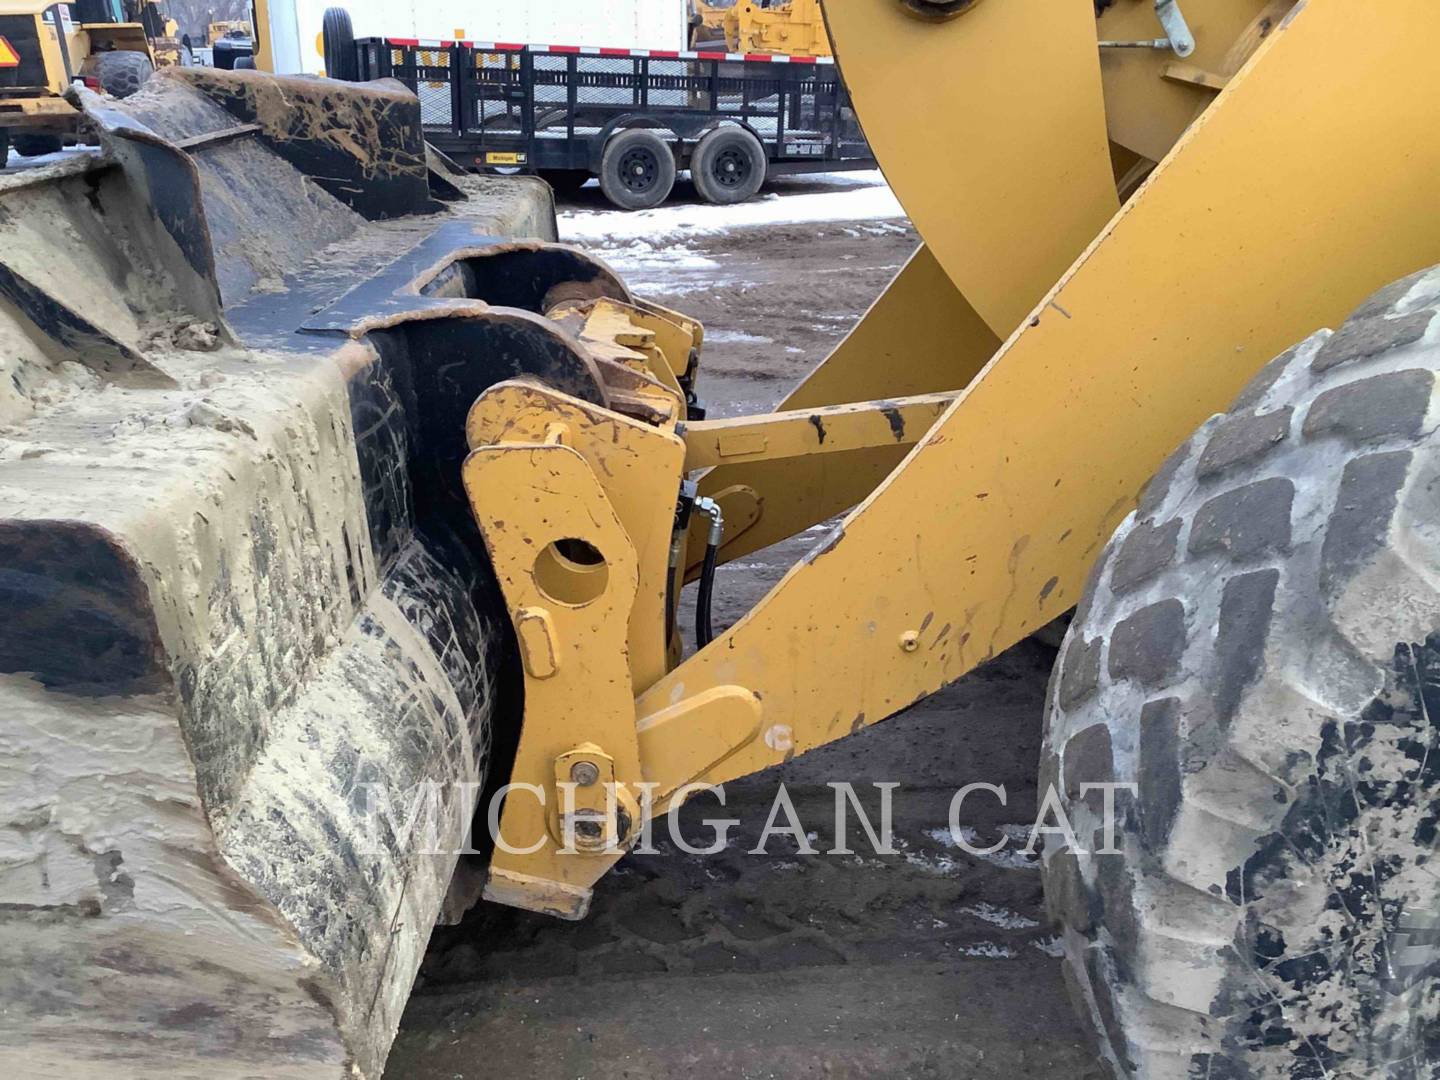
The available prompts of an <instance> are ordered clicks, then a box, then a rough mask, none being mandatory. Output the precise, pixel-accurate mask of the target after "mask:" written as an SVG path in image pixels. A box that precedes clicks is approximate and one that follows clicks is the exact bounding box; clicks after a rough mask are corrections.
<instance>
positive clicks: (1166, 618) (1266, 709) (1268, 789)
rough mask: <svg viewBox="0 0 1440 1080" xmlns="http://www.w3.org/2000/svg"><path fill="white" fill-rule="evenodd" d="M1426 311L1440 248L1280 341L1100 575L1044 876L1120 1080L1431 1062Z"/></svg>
mask: <svg viewBox="0 0 1440 1080" xmlns="http://www.w3.org/2000/svg"><path fill="white" fill-rule="evenodd" d="M1437 311H1440V268H1436V269H1434V270H1431V271H1427V272H1425V273H1423V274H1417V275H1415V276H1414V277H1411V278H1408V279H1406V280H1405V281H1402V282H1397V283H1396V284H1394V285H1392V286H1390V287H1389V288H1387V289H1385V290H1382V291H1381V292H1380V293H1377V294H1376V295H1375V296H1374V297H1372V298H1371V299H1370V300H1369V301H1367V302H1366V303H1365V304H1364V305H1363V306H1362V307H1361V308H1360V309H1358V310H1357V311H1356V312H1355V313H1354V314H1353V315H1352V316H1351V317H1350V319H1349V320H1348V321H1347V322H1346V323H1345V324H1344V326H1343V327H1342V328H1341V329H1340V330H1339V331H1338V332H1335V333H1333V334H1332V333H1331V332H1330V331H1321V332H1320V333H1318V334H1316V335H1315V336H1314V337H1312V338H1310V339H1309V340H1307V341H1306V342H1304V343H1303V344H1301V345H1299V346H1296V347H1295V348H1294V349H1292V350H1290V351H1289V352H1287V353H1285V354H1284V355H1283V356H1281V357H1279V358H1278V359H1276V360H1275V361H1273V362H1272V363H1271V364H1270V365H1269V366H1267V367H1266V368H1265V369H1263V370H1262V371H1261V373H1260V374H1259V375H1258V376H1257V377H1256V378H1255V380H1254V381H1253V382H1252V383H1251V384H1250V385H1249V387H1247V388H1246V389H1245V391H1244V392H1243V393H1242V394H1241V395H1240V397H1239V398H1238V399H1237V400H1236V402H1235V403H1234V405H1233V406H1232V410H1231V411H1230V412H1229V413H1227V414H1225V415H1223V416H1216V417H1213V418H1212V419H1211V420H1209V421H1208V422H1206V424H1205V425H1204V426H1203V427H1201V429H1200V430H1199V432H1198V433H1197V434H1196V435H1195V436H1194V437H1193V438H1192V439H1191V440H1190V441H1189V442H1187V443H1186V444H1185V445H1184V446H1182V447H1181V448H1180V449H1179V450H1178V451H1177V452H1176V453H1175V454H1174V455H1173V456H1172V457H1171V458H1170V459H1169V460H1168V461H1167V462H1166V464H1165V465H1164V467H1163V468H1162V469H1161V471H1160V472H1159V474H1158V475H1157V476H1156V477H1155V479H1154V480H1153V481H1152V482H1151V484H1150V485H1149V487H1148V488H1147V489H1146V491H1145V492H1144V494H1143V495H1142V496H1141V499H1140V503H1139V508H1138V509H1137V511H1136V512H1135V513H1134V514H1132V515H1131V516H1130V517H1129V518H1128V519H1127V520H1126V521H1125V523H1124V524H1123V525H1122V526H1121V527H1120V529H1119V530H1118V531H1117V533H1116V534H1115V537H1114V538H1113V539H1112V540H1111V542H1110V544H1109V546H1108V547H1107V548H1106V550H1105V552H1104V553H1103V554H1102V555H1101V557H1100V559H1099V561H1098V563H1097V565H1096V568H1095V571H1094V572H1093V574H1092V575H1091V580H1090V583H1089V584H1088V586H1087V588H1086V592H1085V596H1084V598H1083V599H1082V601H1081V604H1080V606H1079V609H1078V610H1077V612H1076V615H1075V619H1074V622H1073V624H1072V626H1071V629H1070V631H1069V633H1068V635H1067V637H1066V640H1065V644H1064V651H1063V652H1062V654H1061V660H1060V662H1059V664H1057V666H1056V669H1055V675H1054V677H1053V678H1052V680H1051V683H1050V690H1049V703H1048V710H1049V715H1048V734H1047V740H1046V749H1045V752H1044V755H1043V758H1042V761H1043V765H1042V777H1041V783H1042V787H1041V791H1042V792H1044V791H1046V790H1049V789H1048V788H1047V787H1046V786H1044V785H1054V790H1055V791H1056V792H1058V793H1059V795H1060V804H1061V805H1062V806H1063V808H1064V810H1065V812H1066V814H1067V816H1068V818H1069V820H1070V822H1071V823H1072V824H1073V826H1074V835H1075V837H1076V842H1075V845H1074V846H1073V847H1072V846H1064V847H1061V848H1060V849H1059V850H1054V849H1052V847H1051V845H1050V843H1049V842H1047V845H1046V847H1047V851H1046V854H1045V888H1046V897H1047V902H1048V904H1049V907H1050V911H1051V915H1052V917H1054V918H1055V919H1056V920H1057V921H1058V922H1059V923H1060V924H1061V926H1062V927H1063V934H1062V938H1063V943H1064V947H1065V956H1066V972H1065V974H1066V979H1067V982H1068V983H1069V984H1070V989H1071V992H1072V994H1073V995H1074V996H1075V998H1076V1003H1077V1006H1078V1007H1079V1009H1080V1011H1081V1013H1082V1015H1083V1016H1084V1017H1085V1018H1087V1019H1088V1020H1089V1021H1090V1022H1091V1024H1092V1030H1093V1032H1094V1034H1095V1036H1096V1039H1097V1041H1098V1044H1099V1046H1100V1048H1101V1053H1102V1056H1103V1057H1104V1059H1105V1060H1106V1061H1107V1062H1108V1063H1109V1064H1110V1067H1111V1069H1112V1070H1113V1071H1114V1072H1115V1074H1116V1075H1118V1076H1122V1077H1132V1076H1133V1077H1143V1078H1145V1080H1171V1078H1182V1077H1183V1078H1192V1077H1201V1078H1209V1080H1237V1078H1241V1077H1243V1078H1246V1080H1279V1078H1284V1080H1309V1078H1316V1080H1319V1078H1320V1077H1327V1078H1336V1080H1339V1078H1342V1077H1343V1078H1347V1080H1360V1078H1362V1077H1363V1078H1380V1077H1396V1078H1400V1077H1403V1078H1407V1080H1421V1078H1424V1080H1431V1078H1433V1077H1436V1076H1440V876H1437V872H1436V866H1437V865H1440V864H1432V865H1427V863H1429V862H1430V860H1431V859H1432V857H1433V855H1434V853H1435V844H1436V835H1437V827H1440V750H1437V736H1440V499H1437V492H1440V436H1437V429H1436V417H1437V416H1440V398H1437V395H1436V379H1435V375H1436V371H1437V369H1440V320H1437V319H1436V317H1435V316H1436V313H1437ZM1112 779H1113V780H1114V781H1115V782H1120V783H1125V782H1133V783H1135V784H1136V785H1137V792H1136V794H1135V795H1134V797H1130V796H1128V795H1126V794H1124V793H1120V794H1119V795H1118V796H1117V799H1116V803H1117V815H1116V816H1117V819H1118V823H1119V827H1118V829H1117V840H1116V843H1117V846H1118V847H1119V848H1120V849H1121V851H1122V852H1123V853H1122V854H1100V853H1097V852H1096V849H1097V847H1098V846H1100V845H1101V844H1103V838H1102V837H1099V836H1097V835H1096V830H1097V828H1099V826H1100V824H1101V821H1102V813H1101V811H1102V809H1103V793H1102V792H1101V791H1098V790H1094V789H1092V790H1091V791H1090V792H1089V795H1088V797H1087V796H1086V795H1085V794H1084V793H1083V792H1082V790H1081V785H1082V784H1086V783H1104V782H1109V781H1112Z"/></svg>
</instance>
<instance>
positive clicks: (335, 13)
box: [320, 7, 360, 82]
mask: <svg viewBox="0 0 1440 1080" xmlns="http://www.w3.org/2000/svg"><path fill="white" fill-rule="evenodd" d="M320 44H321V47H322V50H323V56H324V59H325V74H326V75H327V76H329V77H330V78H332V79H342V80H344V81H345V82H356V81H357V80H359V78H360V64H359V61H358V59H357V58H356V56H355V28H354V26H353V25H351V22H350V12H348V11H346V10H345V9H344V8H343V7H332V8H326V9H325V14H324V15H323V16H322V17H321V23H320Z"/></svg>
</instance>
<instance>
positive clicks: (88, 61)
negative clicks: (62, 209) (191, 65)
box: [0, 0, 179, 166]
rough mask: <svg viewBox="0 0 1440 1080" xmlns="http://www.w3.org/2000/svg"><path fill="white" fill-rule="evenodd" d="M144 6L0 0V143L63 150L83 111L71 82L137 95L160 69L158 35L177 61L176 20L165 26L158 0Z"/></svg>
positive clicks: (27, 149)
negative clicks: (71, 93) (73, 99)
mask: <svg viewBox="0 0 1440 1080" xmlns="http://www.w3.org/2000/svg"><path fill="white" fill-rule="evenodd" d="M142 7H143V10H141V11H139V12H138V13H136V12H130V11H129V10H127V9H126V8H123V7H122V6H121V5H120V4H119V3H118V0H80V2H79V3H74V4H65V3H60V4H57V3H48V4H47V3H43V2H41V0H0V150H4V151H8V150H9V148H10V146H11V145H12V144H13V145H14V147H15V149H16V150H17V151H18V152H19V153H21V154H46V153H50V152H52V151H54V150H58V149H60V146H61V144H62V141H63V137H64V135H66V134H69V133H72V132H73V131H74V130H75V125H76V122H77V120H78V119H79V116H80V114H79V112H78V111H77V110H76V109H75V107H74V106H73V105H71V104H70V103H69V102H68V101H66V100H65V98H64V96H63V95H64V93H65V91H66V89H67V88H68V87H69V86H70V85H71V84H72V83H73V82H75V81H76V80H77V79H81V80H84V81H86V82H87V83H88V84H90V85H93V86H94V87H95V88H96V89H100V90H103V91H104V92H105V93H107V94H111V95H113V96H115V97H124V96H126V95H128V94H133V93H134V92H135V91H136V90H138V89H139V88H140V84H141V83H143V82H144V81H145V80H146V79H147V78H149V76H150V74H151V72H153V71H154V70H155V64H156V53H155V52H154V51H153V50H152V47H151V37H152V36H155V37H157V39H163V41H162V43H163V44H165V45H167V46H169V47H170V48H169V51H168V52H167V53H166V55H167V56H169V55H171V54H173V55H174V57H175V60H174V61H173V62H176V63H178V62H179V45H178V42H175V41H174V35H173V31H174V24H173V22H172V23H170V24H169V25H168V27H167V25H166V23H165V20H164V19H163V17H161V16H160V15H159V8H158V7H157V6H156V5H155V4H154V3H153V0H147V2H146V3H145V4H144V5H142ZM132 14H133V15H135V17H134V18H133V19H131V18H130V16H131V15H132ZM127 19H129V20H130V21H127ZM166 35H168V36H166ZM3 163H4V158H3V154H0V166H3Z"/></svg>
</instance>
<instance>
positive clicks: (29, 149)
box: [14, 132, 65, 157]
mask: <svg viewBox="0 0 1440 1080" xmlns="http://www.w3.org/2000/svg"><path fill="white" fill-rule="evenodd" d="M14 143H15V152H16V153H17V154H20V155H21V156H22V157H39V156H40V155H41V154H56V153H59V152H60V151H61V150H63V149H65V140H64V139H62V138H61V137H60V136H59V135H53V134H50V133H48V132H46V133H39V134H29V135H16V136H15V137H14Z"/></svg>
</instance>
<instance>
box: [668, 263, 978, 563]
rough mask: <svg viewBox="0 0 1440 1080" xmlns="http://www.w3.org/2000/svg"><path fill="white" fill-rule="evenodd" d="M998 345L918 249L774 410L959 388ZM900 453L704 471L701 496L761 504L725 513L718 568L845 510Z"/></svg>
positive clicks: (880, 449)
mask: <svg viewBox="0 0 1440 1080" xmlns="http://www.w3.org/2000/svg"><path fill="white" fill-rule="evenodd" d="M999 347H1000V339H999V338H998V337H997V336H996V335H995V333H994V331H992V330H991V329H990V328H989V327H988V326H987V325H985V322H984V320H983V319H981V318H980V316H979V315H977V314H976V313H975V309H974V308H972V307H971V306H970V304H969V303H968V302H967V301H966V300H965V298H964V297H963V296H961V295H960V292H959V290H957V289H956V288H955V286H954V284H953V283H952V282H951V281H950V278H949V277H948V276H947V275H946V273H945V271H944V270H943V269H942V268H941V266H940V264H939V262H937V261H936V259H935V257H934V255H933V254H931V252H930V249H929V248H927V247H925V246H923V245H922V246H921V247H920V248H919V249H918V250H917V251H916V252H915V254H914V255H913V256H911V258H910V261H909V262H907V263H906V264H905V266H904V268H903V269H901V271H900V272H899V274H897V275H896V277H895V279H894V280H893V281H891V282H890V286H889V288H887V289H886V290H885V291H884V292H883V293H881V294H880V298H879V299H878V300H876V301H875V303H874V304H873V305H872V306H871V308H870V310H869V311H867V312H866V313H865V315H864V317H863V318H862V319H861V320H860V321H859V322H858V323H857V324H856V325H855V328H854V329H853V330H851V332H850V333H849V335H848V336H847V337H846V338H845V339H844V340H843V341H841V342H840V344H839V345H837V346H836V347H835V350H834V351H833V352H832V353H831V354H830V355H829V356H828V357H827V358H826V359H825V360H824V362H822V363H821V364H820V365H819V366H818V367H816V368H815V370H814V371H812V372H811V373H810V375H809V376H808V377H807V378H806V379H805V380H804V381H803V382H801V383H800V384H799V385H798V386H797V387H795V389H794V390H793V391H791V393H790V394H789V396H788V397H786V398H785V400H784V401H782V402H781V403H780V405H779V406H778V408H779V409H782V410H783V409H808V408H813V407H816V406H823V405H838V404H842V403H844V402H852V401H869V400H871V399H872V398H882V397H897V396H904V395H913V394H929V393H937V392H942V391H951V390H960V389H962V388H963V387H965V386H966V385H968V384H969V382H970V380H971V379H973V378H974V377H975V375H976V374H977V373H978V372H979V371H980V369H981V368H982V367H984V366H985V362H986V361H987V360H989V359H990V357H991V356H993V355H994V354H995V350H996V349H998V348H999ZM909 449H910V442H909V441H907V442H905V443H903V444H895V445H891V446H883V445H881V446H874V447H870V448H866V449H857V450H851V451H847V452H845V453H843V454H831V455H826V456H824V457H798V458H789V459H783V460H770V461H752V462H747V463H746V464H743V465H739V464H731V465H720V466H717V467H716V468H714V469H711V470H710V471H709V472H708V473H706V474H705V476H704V478H703V479H702V480H701V483H700V491H701V494H703V495H710V496H718V495H719V494H720V493H722V492H725V491H727V490H734V489H736V488H737V487H740V488H745V489H748V490H750V491H753V492H755V493H756V496H757V497H759V499H760V500H761V512H760V514H759V515H758V516H756V517H753V519H752V518H750V517H744V518H742V517H741V516H740V515H739V514H735V513H732V512H731V511H730V509H729V508H727V509H726V511H725V520H726V522H727V528H726V532H725V536H726V539H725V543H724V545H723V546H722V547H721V548H720V560H721V562H727V561H729V560H731V559H737V558H740V557H742V556H744V555H748V554H750V553H751V552H752V551H758V550H760V549H761V548H764V547H768V546H769V545H771V544H773V543H775V542H776V541H779V540H783V539H785V537H787V536H794V535H795V534H796V533H799V532H803V531H804V530H805V529H808V528H809V527H810V526H811V525H814V524H816V523H818V522H821V521H825V520H826V519H828V518H831V517H833V516H834V515H836V514H838V513H841V512H842V511H845V510H848V509H850V507H852V506H854V505H855V504H856V503H858V502H860V500H861V499H863V498H865V496H866V495H869V494H870V492H872V491H873V490H875V487H876V485H877V484H879V483H880V481H882V480H884V479H885V477H887V476H889V475H890V473H891V471H893V470H894V468H895V466H896V465H898V464H900V461H901V459H902V458H904V456H905V454H906V453H907V452H908V451H909ZM730 523H733V524H730ZM747 523H748V524H747ZM697 528H698V526H697ZM690 550H691V551H692V552H700V553H703V551H704V548H703V546H701V545H699V544H695V543H692V544H691V546H690ZM694 570H695V567H693V566H692V567H691V576H692V577H693V575H694Z"/></svg>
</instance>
